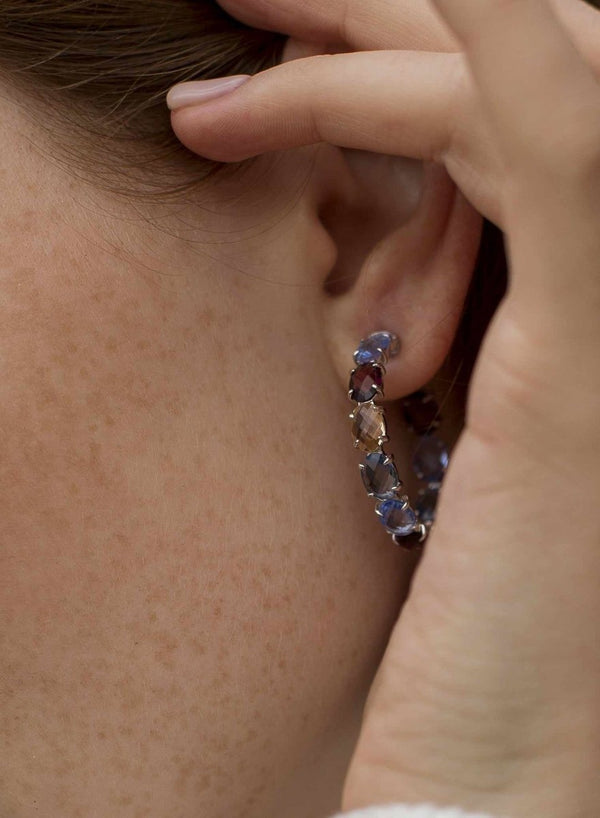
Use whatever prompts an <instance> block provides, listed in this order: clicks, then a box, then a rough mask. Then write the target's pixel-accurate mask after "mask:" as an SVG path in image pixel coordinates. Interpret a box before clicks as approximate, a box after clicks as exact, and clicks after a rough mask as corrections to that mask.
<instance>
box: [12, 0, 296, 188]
mask: <svg viewBox="0 0 600 818" xmlns="http://www.w3.org/2000/svg"><path fill="white" fill-rule="evenodd" d="M284 42H285V38H284V37H283V36H282V35H278V34H274V33H272V32H266V31H259V30H257V29H252V28H248V27H247V26H244V25H242V24H241V23H238V22H237V21H236V20H234V19H233V18H231V17H230V16H229V15H228V14H226V13H225V12H224V11H223V10H222V9H221V8H220V7H219V6H218V5H217V4H216V3H215V2H211V0H1V1H0V75H4V77H5V78H6V79H7V80H8V81H9V84H12V85H13V86H14V85H15V84H17V85H18V86H20V88H21V89H22V91H23V92H24V94H25V96H26V97H29V98H31V97H34V98H35V101H36V105H35V106H31V107H32V111H30V110H29V106H28V113H30V114H31V113H32V112H35V116H36V120H37V122H38V124H40V125H41V126H42V127H43V128H44V129H45V130H46V132H47V133H48V134H49V135H50V137H52V136H54V135H60V137H61V138H60V139H54V140H53V152H54V148H56V151H58V153H59V155H60V156H59V158H62V159H63V160H64V161H65V162H67V163H68V164H69V166H70V167H71V169H77V170H78V171H79V172H80V173H81V174H83V175H84V176H90V175H91V176H92V177H93V178H94V179H95V181H100V182H101V183H102V185H103V187H105V188H110V189H113V190H114V191H115V192H120V193H124V194H125V195H127V196H134V197H135V196H147V195H151V196H157V195H161V196H167V195H170V194H177V193H179V192H181V191H184V190H187V189H189V187H190V186H193V185H194V184H195V183H197V182H199V181H202V180H203V179H204V178H206V176H207V175H209V174H212V173H214V172H215V170H216V169H217V168H218V166H217V165H215V163H212V162H209V161H204V160H201V159H198V158H197V157H193V158H192V156H191V154H190V153H189V152H188V151H187V150H186V149H185V148H184V147H183V146H182V145H181V144H180V143H179V142H178V140H177V139H176V138H175V136H174V134H173V132H172V130H171V126H170V117H169V112H168V110H167V107H166V104H165V95H166V92H167V91H168V89H169V88H170V86H171V85H174V84H175V83H177V82H183V81H185V80H191V79H208V78H211V77H218V76H223V75H224V74H237V73H249V74H250V73H255V72H257V71H260V70H262V69H264V68H268V67H271V66H272V65H275V64H276V63H277V62H278V60H279V59H280V57H281V51H282V49H283V44H284ZM65 132H67V133H69V139H68V141H67V142H66V143H65V140H64V134H65ZM90 151H91V153H90ZM91 160H92V161H91Z"/></svg>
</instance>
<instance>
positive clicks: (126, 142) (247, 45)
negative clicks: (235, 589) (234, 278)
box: [0, 0, 506, 399]
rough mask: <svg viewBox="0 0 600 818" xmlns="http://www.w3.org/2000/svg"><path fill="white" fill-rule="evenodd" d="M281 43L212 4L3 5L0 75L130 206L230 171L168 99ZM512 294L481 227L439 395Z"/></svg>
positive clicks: (257, 59) (241, 68) (78, 162)
mask: <svg viewBox="0 0 600 818" xmlns="http://www.w3.org/2000/svg"><path fill="white" fill-rule="evenodd" d="M284 42H285V38H284V37H283V36H281V35H278V34H274V33H272V32H265V31H258V30H256V29H251V28H248V27H247V26H244V25H242V24H241V23H238V22H237V21H235V20H234V19H232V18H231V17H230V16H229V15H227V14H226V13H225V12H224V11H223V10H222V9H221V8H220V7H219V6H218V5H217V4H216V3H215V2H212V1H211V0H0V74H4V75H5V77H6V78H7V79H8V80H9V81H10V83H12V84H13V85H14V84H15V83H17V84H19V85H21V87H22V88H23V90H24V92H25V94H26V95H27V96H30V97H31V96H32V95H35V97H36V99H37V103H38V104H37V106H34V108H35V109H36V110H37V112H38V113H37V121H38V123H39V124H41V125H42V126H43V127H45V128H46V129H47V130H48V131H49V132H50V135H51V136H52V134H53V133H58V134H60V135H62V134H64V133H65V132H66V131H67V132H69V133H70V139H69V140H68V141H66V142H65V141H64V139H62V140H61V139H58V140H54V145H55V146H56V150H57V152H58V153H59V154H61V155H62V158H63V160H64V161H65V162H67V163H68V165H69V167H70V168H71V169H78V170H79V172H80V173H81V174H83V175H84V176H88V177H89V176H90V175H92V176H93V178H94V180H95V181H97V182H98V181H100V183H101V184H102V186H103V187H105V188H109V189H111V190H113V191H115V192H119V193H122V194H125V195H127V196H129V197H139V196H141V197H147V196H148V195H150V196H162V197H165V196H170V195H179V194H181V193H182V192H185V191H188V190H189V189H190V187H192V186H194V185H195V184H197V183H198V182H201V181H203V180H204V179H206V178H207V176H209V175H211V174H214V173H215V172H216V171H222V170H223V167H222V166H219V165H217V164H215V163H212V162H209V161H208V160H206V161H205V160H201V159H198V157H196V156H192V155H191V154H190V153H189V152H188V151H187V150H186V149H185V148H184V147H183V146H182V145H181V144H180V143H179V142H178V140H177V139H176V138H175V136H174V135H173V132H172V130H171V126H170V117H169V114H168V111H167V108H166V105H165V94H166V92H167V90H168V89H169V88H170V87H171V86H172V85H173V84H175V83H177V82H181V81H184V80H191V79H208V78H211V77H218V76H223V75H225V74H237V73H247V74H252V73H255V72H257V71H259V70H262V69H265V68H268V67H270V66H272V65H275V64H276V63H277V62H278V61H279V59H280V57H281V51H282V48H283V44H284ZM234 169H235V168H234ZM505 288H506V260H505V256H504V244H503V237H502V233H501V232H500V231H499V230H498V229H497V228H496V227H495V226H494V225H492V224H491V223H490V222H486V223H485V226H484V232H483V238H482V243H481V249H480V254H479V260H478V263H477V269H476V273H475V276H474V280H473V283H472V285H471V290H470V292H469V295H468V298H467V302H466V305H465V312H464V317H463V321H462V324H461V327H460V330H459V333H458V336H457V338H456V342H455V344H454V347H453V350H452V351H451V353H450V356H449V358H448V361H447V363H446V366H445V367H444V369H443V371H442V373H440V376H439V380H440V383H439V388H440V391H441V392H445V391H447V390H448V387H449V386H450V385H451V384H452V386H453V392H455V393H456V392H458V394H459V396H460V397H462V398H463V399H464V396H465V395H466V386H467V384H468V380H469V377H470V373H471V369H472V366H473V364H474V361H475V358H476V354H477V351H478V349H479V344H480V341H481V338H482V337H483V334H484V332H485V329H486V327H487V325H488V322H489V319H490V318H491V316H492V315H493V313H494V311H495V309H496V307H497V305H498V302H499V300H500V299H501V298H502V295H503V293H504V291H505ZM455 375H457V377H454V376H455ZM450 382H451V384H450Z"/></svg>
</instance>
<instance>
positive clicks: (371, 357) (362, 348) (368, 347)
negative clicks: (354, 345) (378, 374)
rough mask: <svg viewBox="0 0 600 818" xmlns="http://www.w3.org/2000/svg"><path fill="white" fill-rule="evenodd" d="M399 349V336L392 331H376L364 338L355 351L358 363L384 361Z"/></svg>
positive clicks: (355, 358)
mask: <svg viewBox="0 0 600 818" xmlns="http://www.w3.org/2000/svg"><path fill="white" fill-rule="evenodd" d="M398 349H399V342H398V338H397V337H396V336H395V335H393V334H392V333H390V332H374V333H373V334H372V335H369V337H368V338H364V339H363V340H362V341H361V342H360V344H359V345H358V349H357V350H356V352H355V353H354V360H355V362H356V363H357V364H370V363H375V364H379V363H384V362H385V360H386V359H387V358H388V357H391V356H392V355H395V354H396V353H397V352H398Z"/></svg>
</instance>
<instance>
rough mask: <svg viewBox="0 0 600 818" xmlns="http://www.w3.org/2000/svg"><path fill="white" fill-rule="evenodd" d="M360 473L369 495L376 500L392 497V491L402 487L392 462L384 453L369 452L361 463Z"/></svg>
mask: <svg viewBox="0 0 600 818" xmlns="http://www.w3.org/2000/svg"><path fill="white" fill-rule="evenodd" d="M360 472H361V476H362V480H363V483H364V484H365V488H366V490H367V492H368V493H369V494H372V495H374V496H375V497H377V499H378V500H386V499H387V498H388V497H393V496H394V489H399V488H401V487H402V481H401V480H400V478H399V477H398V472H397V470H396V466H395V465H394V462H393V460H392V459H391V458H390V457H389V456H388V455H387V454H385V453H384V452H371V454H368V455H367V456H366V457H365V462H364V463H361V466H360Z"/></svg>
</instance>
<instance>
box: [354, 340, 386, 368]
mask: <svg viewBox="0 0 600 818" xmlns="http://www.w3.org/2000/svg"><path fill="white" fill-rule="evenodd" d="M384 359H385V355H384V354H383V352H381V350H380V349H377V347H372V346H370V345H369V346H365V345H364V344H361V345H360V346H359V348H358V349H357V350H356V352H355V353H354V361H355V362H356V363H357V364H379V363H381V362H382V361H383V360H384Z"/></svg>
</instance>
